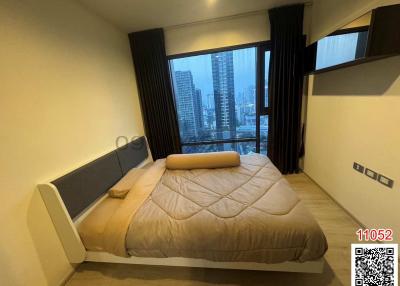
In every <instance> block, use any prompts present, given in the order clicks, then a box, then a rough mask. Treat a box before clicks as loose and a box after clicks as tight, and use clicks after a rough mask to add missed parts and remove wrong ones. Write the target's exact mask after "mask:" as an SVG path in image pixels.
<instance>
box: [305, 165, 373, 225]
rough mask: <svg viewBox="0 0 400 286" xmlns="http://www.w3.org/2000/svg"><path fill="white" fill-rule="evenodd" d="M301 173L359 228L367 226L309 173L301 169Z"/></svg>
mask: <svg viewBox="0 0 400 286" xmlns="http://www.w3.org/2000/svg"><path fill="white" fill-rule="evenodd" d="M302 172H303V174H304V175H306V176H307V178H309V179H310V180H311V181H312V182H313V183H314V184H316V185H317V186H318V187H319V188H320V189H321V190H322V191H323V192H324V193H325V194H326V195H327V196H328V197H329V198H330V199H331V200H332V201H334V202H335V203H336V204H337V205H338V206H339V207H340V208H341V209H342V210H343V211H344V212H345V213H347V214H348V215H349V216H350V217H351V218H352V219H353V220H354V221H355V222H356V223H358V224H359V225H360V227H361V228H363V229H364V228H367V226H366V225H365V224H363V223H361V222H360V221H359V220H358V219H357V218H356V217H355V216H354V215H353V214H352V213H351V212H350V211H349V210H348V209H346V208H345V207H344V206H343V205H342V204H341V203H339V202H338V201H337V200H336V199H335V198H334V197H332V195H331V194H329V193H328V192H327V191H326V190H325V189H324V188H323V187H322V186H321V185H320V184H318V183H317V182H316V181H315V180H314V179H313V178H312V177H311V176H310V175H309V174H307V173H306V172H304V170H302Z"/></svg>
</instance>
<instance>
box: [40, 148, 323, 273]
mask: <svg viewBox="0 0 400 286" xmlns="http://www.w3.org/2000/svg"><path fill="white" fill-rule="evenodd" d="M149 154H150V153H149ZM148 162H151V159H150V158H148V159H147V160H146V161H144V162H143V163H142V164H141V165H144V164H147V163H148ZM139 167H140V166H139ZM38 189H39V191H40V194H41V196H42V199H43V201H44V203H45V205H46V208H47V210H48V212H49V215H50V218H51V220H52V222H53V224H54V228H55V230H56V232H57V234H58V237H59V239H60V241H61V243H62V246H63V248H64V251H65V254H66V256H67V258H68V260H69V262H70V263H82V262H84V261H92V262H108V263H124V264H141V265H158V266H181V267H201V268H220V269H242V270H261V271H284V272H304V273H322V272H323V268H324V263H325V261H324V259H323V258H322V259H319V260H315V261H308V262H303V263H298V262H284V263H277V264H265V263H254V262H215V261H209V260H205V259H194V258H183V257H169V258H147V257H134V256H132V257H129V258H124V257H119V256H115V255H112V254H109V253H106V252H93V251H86V249H85V247H84V245H83V243H82V240H81V238H80V236H79V234H78V231H77V226H78V225H79V223H80V222H81V221H82V220H83V218H84V217H86V216H87V215H88V214H89V213H90V212H91V211H92V210H93V208H94V207H95V206H96V205H97V204H98V203H100V202H101V201H102V200H103V199H104V198H105V197H106V195H105V196H103V197H102V198H100V199H98V200H97V201H96V202H94V203H93V204H92V205H91V206H90V207H88V208H87V209H86V210H85V211H84V212H83V213H82V214H81V215H80V216H79V217H78V218H77V219H76V220H75V221H72V219H71V217H70V216H69V214H68V211H67V209H66V207H65V205H64V202H63V201H62V199H61V196H60V194H59V192H58V190H57V188H56V186H54V185H53V184H51V183H46V184H39V185H38Z"/></svg>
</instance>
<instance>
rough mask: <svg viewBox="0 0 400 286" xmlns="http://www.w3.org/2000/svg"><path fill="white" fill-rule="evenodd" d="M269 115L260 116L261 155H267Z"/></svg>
mask: <svg viewBox="0 0 400 286" xmlns="http://www.w3.org/2000/svg"><path fill="white" fill-rule="evenodd" d="M267 143H268V115H264V116H260V153H261V154H264V155H267Z"/></svg>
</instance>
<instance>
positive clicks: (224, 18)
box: [164, 1, 313, 30]
mask: <svg viewBox="0 0 400 286" xmlns="http://www.w3.org/2000/svg"><path fill="white" fill-rule="evenodd" d="M302 4H304V6H312V5H313V2H312V1H307V2H304V3H302ZM268 10H269V9H261V10H254V11H250V12H244V13H238V14H234V15H229V16H223V17H218V18H213V19H207V20H200V21H193V22H188V23H184V24H177V25H171V26H166V27H164V30H174V29H179V28H184V27H189V26H194V25H199V24H208V23H215V22H221V21H226V20H231V19H236V18H240V17H245V16H252V15H260V14H264V13H266V12H267V11H268Z"/></svg>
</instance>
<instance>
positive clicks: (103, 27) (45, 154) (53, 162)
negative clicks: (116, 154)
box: [0, 0, 143, 285]
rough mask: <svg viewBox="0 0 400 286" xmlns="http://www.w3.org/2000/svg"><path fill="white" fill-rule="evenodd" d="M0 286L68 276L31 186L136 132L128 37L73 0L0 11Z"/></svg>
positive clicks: (139, 130)
mask: <svg viewBox="0 0 400 286" xmlns="http://www.w3.org/2000/svg"><path fill="white" fill-rule="evenodd" d="M0 38H1V44H0V63H1V68H0V81H1V84H0V122H1V125H0V136H1V140H0V147H1V148H0V162H1V165H0V186H1V187H0V201H1V207H0V225H1V235H0V285H58V284H59V283H60V282H61V281H62V280H63V279H64V278H66V277H67V276H68V275H69V273H71V271H72V266H71V265H70V264H69V263H68V261H67V259H66V257H65V254H64V251H63V249H62V246H61V244H60V241H59V240H58V238H57V236H56V233H55V230H54V228H53V226H52V223H51V221H50V218H49V216H48V214H47V211H46V208H45V206H44V204H43V202H42V200H41V198H40V195H39V194H38V193H37V190H36V184H38V183H41V182H45V181H47V180H49V179H53V178H55V177H57V176H59V175H60V174H62V173H64V172H65V171H66V170H68V169H73V168H75V167H77V166H79V165H80V164H82V163H84V162H87V161H90V160H92V159H94V158H96V157H97V156H99V155H100V154H102V153H105V152H106V151H109V150H111V149H114V148H115V143H114V142H115V138H116V137H117V136H119V135H125V136H132V135H141V134H143V127H142V123H141V114H140V109H139V102H138V96H137V90H136V83H135V76H134V71H133V65H132V60H131V54H130V49H129V43H128V38H127V35H126V34H125V33H122V32H120V31H118V30H116V29H115V28H114V27H112V26H111V25H109V24H108V23H106V22H104V21H103V20H102V19H100V18H98V17H97V16H95V15H93V14H91V13H89V12H88V11H86V10H85V9H84V8H82V7H81V6H80V5H79V4H77V3H76V2H74V1H52V0H20V1H15V0H9V1H8V0H3V1H1V3H0Z"/></svg>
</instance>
